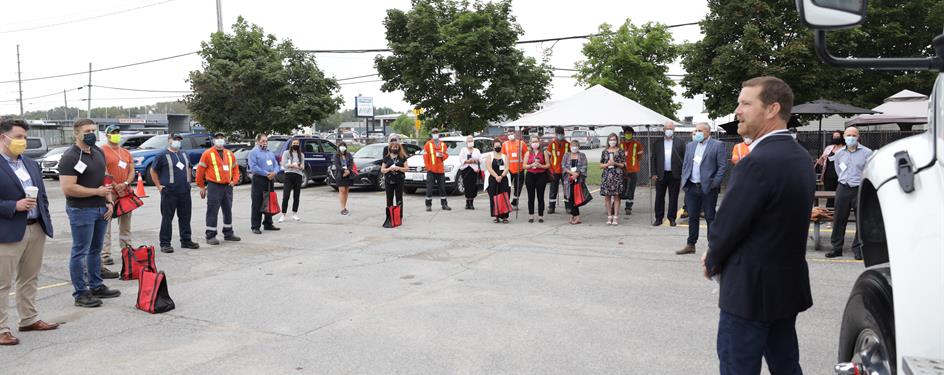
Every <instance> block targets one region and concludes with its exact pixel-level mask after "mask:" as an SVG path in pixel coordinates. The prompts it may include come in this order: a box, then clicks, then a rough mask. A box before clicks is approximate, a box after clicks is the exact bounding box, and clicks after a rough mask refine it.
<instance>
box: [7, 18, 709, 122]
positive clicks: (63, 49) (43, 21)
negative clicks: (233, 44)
mask: <svg viewBox="0 0 944 375" xmlns="http://www.w3.org/2000/svg"><path fill="white" fill-rule="evenodd" d="M222 2H223V7H222V8H223V24H224V28H225V29H228V28H229V26H230V25H232V23H233V22H234V21H235V19H236V17H237V16H239V15H242V16H243V17H245V18H246V19H247V20H249V21H250V22H252V23H255V24H257V25H260V26H261V27H263V29H265V31H266V32H267V33H271V34H274V35H275V36H276V37H278V38H280V39H284V38H289V39H292V40H293V41H294V42H295V44H296V46H298V47H299V48H302V49H361V48H386V40H385V39H384V28H383V24H382V21H383V19H384V17H385V15H386V10H387V9H390V8H400V9H408V8H409V6H410V1H409V0H384V1H381V0H359V1H333V0H329V1H287V0H266V1H258V0H222ZM134 8H139V9H134ZM116 12H120V13H119V14H114V15H108V14H109V13H116ZM513 12H514V14H515V16H516V17H517V19H518V22H519V23H520V24H521V26H522V28H523V29H524V32H525V34H524V36H523V37H522V39H543V38H553V37H562V36H570V35H585V34H589V33H593V32H595V31H596V30H597V28H598V26H599V25H600V24H601V23H603V22H608V23H611V24H621V23H622V22H623V21H624V20H625V19H626V18H630V19H632V21H633V22H634V23H636V24H642V23H645V22H648V21H657V22H662V23H665V24H680V23H688V22H697V21H700V20H701V19H702V18H704V16H705V14H706V13H707V4H706V1H703V0H660V1H642V0H628V1H612V0H581V1H546V0H514V2H513ZM0 14H2V15H3V16H2V17H0V19H2V21H0V82H3V81H10V80H16V78H17V75H16V73H17V65H16V46H17V44H19V45H20V54H21V56H20V60H21V63H22V74H23V79H29V78H33V77H43V76H49V75H57V74H64V73H73V72H80V71H86V70H88V64H89V62H91V63H92V67H93V69H95V68H104V67H111V66H117V65H124V64H128V63H134V62H138V61H144V60H151V59H156V58H161V57H167V56H172V55H178V54H183V53H187V52H192V51H196V50H198V49H199V45H200V42H201V41H203V40H206V39H208V37H209V34H210V33H212V32H214V31H216V2H215V0H170V1H167V0H84V1H74V0H33V1H7V0H4V1H2V2H0ZM86 18H91V19H89V20H82V19H86ZM60 23H61V24H63V25H60V26H53V27H44V26H48V25H54V24H60ZM23 29H32V30H23ZM672 32H673V35H674V37H675V41H676V42H682V41H686V40H688V41H695V40H699V39H700V38H701V34H700V30H699V28H698V26H686V27H679V28H675V29H673V30H672ZM583 43H584V40H568V41H561V42H558V43H557V44H556V45H553V43H545V44H543V45H537V44H530V45H524V46H522V48H523V50H524V51H525V52H526V53H527V54H529V55H532V56H535V57H537V56H539V55H540V51H541V48H551V47H552V45H553V55H552V58H551V64H552V65H553V66H554V67H558V68H571V69H572V68H574V64H575V63H576V62H577V61H579V60H580V59H581V58H582V54H581V53H580V49H581V46H582V45H583ZM374 55H375V54H319V55H317V56H316V57H317V62H318V65H319V67H320V68H321V69H322V70H323V71H325V72H326V74H327V75H329V76H334V77H335V78H346V77H354V76H361V75H367V74H372V73H376V71H375V70H374V69H373V57H374ZM199 67H200V58H199V57H198V56H196V55H190V56H186V57H181V58H177V59H173V60H167V61H163V62H157V63H152V64H146V65H140V66H135V67H131V68H125V69H117V70H111V71H105V72H98V73H94V74H93V75H92V84H93V85H102V86H112V87H121V88H133V89H147V90H170V91H174V90H189V88H190V86H189V84H188V83H187V82H186V78H187V74H188V72H189V71H191V70H195V69H198V68H199ZM671 73H676V74H678V73H684V72H683V71H682V70H681V68H680V66H678V65H673V66H672V71H671ZM572 74H573V73H572V72H560V71H558V72H555V75H557V76H567V77H569V76H571V75H572ZM375 79H376V78H365V79H359V80H352V81H347V82H349V83H347V84H344V85H343V86H342V89H341V95H342V96H343V97H344V99H345V105H344V107H347V108H349V107H352V105H353V101H354V99H353V98H354V96H356V95H358V94H361V95H366V96H373V97H374V105H375V106H387V107H392V108H394V109H397V110H405V109H407V108H409V103H405V102H404V101H403V96H402V94H401V93H399V92H393V93H383V92H381V91H380V82H365V81H374V80H375ZM350 82H353V83H350ZM357 82H365V83H357ZM575 82H576V81H575V80H574V79H572V78H555V79H554V80H553V81H552V87H551V88H550V90H551V100H559V99H562V98H566V97H567V96H569V95H573V94H574V93H577V92H579V91H580V90H582V88H580V87H575ZM87 83H88V76H87V75H78V76H71V77H64V78H56V79H47V80H36V81H27V82H24V83H23V97H24V98H34V97H37V96H44V95H47V94H52V93H57V92H58V93H59V94H58V95H52V96H48V97H43V98H36V99H24V103H25V107H26V110H27V111H28V110H38V109H47V108H52V107H55V106H59V105H62V104H63V95H62V93H61V91H62V90H63V89H74V88H77V87H80V86H83V85H85V84H87ZM676 91H677V92H680V91H681V90H680V89H679V88H678V87H676ZM17 95H18V94H17V85H16V83H15V82H14V83H0V114H4V113H6V114H12V113H19V105H18V103H16V102H15V101H11V100H15V99H16V98H17ZM67 95H68V100H69V105H70V106H73V107H75V106H81V108H83V109H84V108H85V107H86V102H84V101H81V100H83V99H85V98H86V97H87V95H88V94H87V92H86V90H85V89H83V90H78V91H70V92H68V93H67ZM182 95H183V94H175V93H141V92H132V91H116V90H110V89H101V88H93V91H92V106H93V107H99V106H109V105H114V106H126V107H128V106H139V105H145V104H153V103H155V102H158V101H171V100H174V98H179V97H181V96H182ZM135 98H137V99H135ZM676 99H677V100H678V101H680V102H682V103H683V108H682V110H680V111H679V113H678V114H679V117H680V118H681V117H684V116H691V115H693V114H696V113H698V112H701V111H702V110H703V105H702V103H701V98H700V97H696V98H695V99H694V100H691V99H684V98H682V97H681V96H680V95H678V96H677V97H676ZM591 110H592V109H591Z"/></svg>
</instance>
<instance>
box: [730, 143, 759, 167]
mask: <svg viewBox="0 0 944 375" xmlns="http://www.w3.org/2000/svg"><path fill="white" fill-rule="evenodd" d="M752 142H754V140H753V139H751V137H744V142H741V143H738V144H736V145H734V150H732V151H731V162H732V163H734V164H737V163H738V162H739V161H741V159H744V158H745V157H747V154H750V153H751V147H750V146H751V143H752Z"/></svg>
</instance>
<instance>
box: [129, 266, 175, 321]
mask: <svg viewBox="0 0 944 375" xmlns="http://www.w3.org/2000/svg"><path fill="white" fill-rule="evenodd" d="M135 307H137V308H138V310H141V311H145V312H148V313H151V314H160V313H164V312H168V311H171V310H173V309H174V308H175V307H176V306H175V305H174V300H173V299H171V298H170V293H168V291H167V277H166V276H165V275H164V271H160V272H153V271H144V272H142V273H141V278H140V279H138V301H137V303H136V304H135Z"/></svg>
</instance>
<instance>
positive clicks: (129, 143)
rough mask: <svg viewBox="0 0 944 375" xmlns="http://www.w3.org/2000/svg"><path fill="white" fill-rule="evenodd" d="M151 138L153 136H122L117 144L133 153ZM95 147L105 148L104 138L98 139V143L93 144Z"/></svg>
mask: <svg viewBox="0 0 944 375" xmlns="http://www.w3.org/2000/svg"><path fill="white" fill-rule="evenodd" d="M153 136H154V134H131V135H124V134H122V135H121V142H119V143H118V145H119V146H121V147H124V148H125V149H127V150H128V151H134V150H137V149H138V148H139V147H141V145H142V144H144V142H146V141H147V140H148V139H151V137H153ZM95 145H96V146H98V147H103V146H105V138H104V137H102V138H100V139H99V140H98V142H95Z"/></svg>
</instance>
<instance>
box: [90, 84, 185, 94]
mask: <svg viewBox="0 0 944 375" xmlns="http://www.w3.org/2000/svg"><path fill="white" fill-rule="evenodd" d="M92 87H98V88H102V89H109V90H120V91H135V92H166V93H180V94H189V93H191V92H193V91H190V90H187V91H182V90H150V89H129V88H124V87H111V86H99V85H92Z"/></svg>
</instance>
